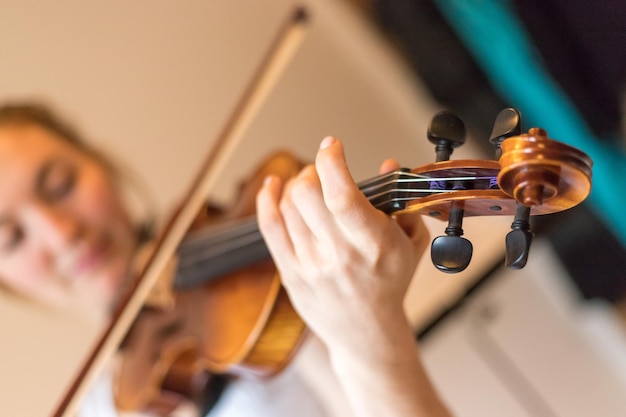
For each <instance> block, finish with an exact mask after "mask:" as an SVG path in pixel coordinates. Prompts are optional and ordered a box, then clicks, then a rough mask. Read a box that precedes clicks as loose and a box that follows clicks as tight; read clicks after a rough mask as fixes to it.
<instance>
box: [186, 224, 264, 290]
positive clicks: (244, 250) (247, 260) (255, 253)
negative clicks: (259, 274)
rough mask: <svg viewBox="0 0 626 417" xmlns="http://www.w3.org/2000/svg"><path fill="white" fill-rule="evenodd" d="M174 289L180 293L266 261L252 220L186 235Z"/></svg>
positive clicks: (259, 237)
mask: <svg viewBox="0 0 626 417" xmlns="http://www.w3.org/2000/svg"><path fill="white" fill-rule="evenodd" d="M178 256H179V262H178V269H177V272H176V279H175V281H174V288H175V289H178V290H184V289H188V288H193V287H195V286H197V285H201V284H204V283H206V282H209V281H211V280H213V279H216V278H219V277H221V276H224V275H226V274H228V273H229V272H232V271H235V270H238V269H241V268H243V267H246V266H250V265H254V264H255V263H257V262H260V261H264V260H268V259H270V253H269V251H268V249H267V246H266V245H265V242H264V241H263V237H262V236H261V232H260V231H259V227H258V224H257V222H256V217H255V216H253V217H249V218H245V219H236V220H233V221H229V222H225V223H222V224H220V225H218V226H215V227H207V228H205V229H202V230H200V231H198V232H195V233H193V234H191V235H189V236H187V237H186V238H185V239H184V240H183V241H182V243H181V245H180V246H179V249H178Z"/></svg>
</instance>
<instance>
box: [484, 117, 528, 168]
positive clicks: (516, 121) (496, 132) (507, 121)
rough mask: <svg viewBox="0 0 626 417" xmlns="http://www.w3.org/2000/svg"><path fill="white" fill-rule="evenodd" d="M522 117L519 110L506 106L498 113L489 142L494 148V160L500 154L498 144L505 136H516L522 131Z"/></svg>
mask: <svg viewBox="0 0 626 417" xmlns="http://www.w3.org/2000/svg"><path fill="white" fill-rule="evenodd" d="M521 120H522V118H521V114H520V112H519V111H517V110H515V109H513V108H510V107H509V108H507V109H504V110H502V111H501V112H500V113H498V116H497V117H496V121H495V122H494V123H493V129H492V130H491V136H490V137H489V142H491V143H492V144H493V146H494V147H495V149H496V160H498V159H500V156H501V155H502V148H501V147H500V144H501V143H502V141H503V140H504V139H506V138H509V137H511V136H518V135H520V134H521V133H522V121H521Z"/></svg>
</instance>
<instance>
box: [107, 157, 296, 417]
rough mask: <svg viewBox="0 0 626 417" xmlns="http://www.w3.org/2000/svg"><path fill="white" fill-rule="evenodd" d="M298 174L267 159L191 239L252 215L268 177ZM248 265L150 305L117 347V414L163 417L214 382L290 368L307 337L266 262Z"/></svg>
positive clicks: (197, 224) (206, 215) (202, 219)
mask: <svg viewBox="0 0 626 417" xmlns="http://www.w3.org/2000/svg"><path fill="white" fill-rule="evenodd" d="M301 168H302V164H301V163H300V162H299V161H298V160H297V159H296V158H294V157H293V156H292V155H291V154H289V153H286V152H279V153H276V154H274V155H272V156H270V157H269V158H267V159H266V160H265V161H264V162H263V163H262V164H261V166H260V168H259V169H258V170H257V171H256V172H255V173H253V175H252V176H251V177H250V179H249V180H248V181H246V182H245V183H243V184H242V185H241V189H240V193H239V196H238V199H237V200H238V201H237V204H236V206H235V207H233V208H232V209H231V210H229V211H222V210H218V209H215V208H213V207H208V208H207V210H205V211H202V212H201V213H200V214H199V215H198V217H197V218H196V219H195V221H194V223H193V224H192V225H191V227H190V230H189V235H190V236H191V237H193V236H194V233H195V232H196V231H206V230H211V227H212V226H214V225H218V226H219V225H224V224H229V223H230V222H235V223H236V222H237V220H238V219H240V218H247V217H249V216H251V215H254V212H255V202H256V193H257V191H258V190H259V188H260V187H261V185H262V181H263V179H264V178H265V177H266V176H267V175H269V174H272V175H276V176H279V177H281V178H282V179H284V180H287V179H289V178H291V177H293V176H294V175H296V174H297V173H298V172H299V171H300V169H301ZM246 263H247V262H246V260H245V259H241V260H240V261H239V263H238V265H235V266H227V267H226V269H232V271H231V272H228V273H225V274H223V275H221V276H219V277H217V278H216V277H211V278H208V279H206V282H203V283H200V284H193V285H189V284H187V285H184V288H183V289H181V290H177V291H173V292H172V291H169V296H166V297H164V296H163V294H159V295H158V296H157V297H155V298H156V299H158V300H159V301H157V302H156V303H152V304H153V305H152V306H150V302H148V305H149V306H147V307H146V308H144V310H143V311H142V312H141V313H140V315H139V316H138V317H137V320H136V321H135V323H134V325H133V327H132V328H131V330H130V331H129V334H128V336H127V337H126V339H125V341H124V343H123V344H122V355H121V356H122V359H121V365H120V372H118V378H117V380H116V405H117V407H118V408H119V409H120V410H137V409H141V410H149V411H151V412H156V413H157V414H162V415H167V413H168V412H170V411H171V410H172V409H173V408H175V407H176V406H178V405H179V404H180V402H182V401H189V400H191V401H192V402H194V403H196V404H197V405H200V404H202V403H204V402H206V401H207V398H203V397H204V396H206V395H207V392H206V391H207V390H208V387H210V386H211V384H212V381H213V379H215V376H214V375H215V374H228V375H230V376H239V375H244V374H245V375H254V376H256V377H262V378H265V377H270V376H272V375H275V374H276V373H278V372H280V371H281V370H282V369H283V368H284V367H285V366H286V365H287V364H288V363H289V362H290V360H291V359H292V358H293V356H294V355H295V353H296V351H297V349H298V348H299V346H300V345H301V343H302V341H303V340H304V338H305V336H306V325H305V324H304V322H303V321H302V320H301V319H300V317H299V316H298V314H297V313H296V311H295V310H294V308H293V306H292V305H291V303H290V301H289V297H288V296H287V293H286V291H285V289H284V288H283V287H282V285H281V283H280V277H279V276H278V274H277V271H276V268H275V266H274V264H273V262H272V261H271V259H270V258H269V254H268V256H267V257H266V258H265V259H261V260H259V261H256V262H254V263H253V264H252V265H248V266H244V267H241V265H245V264H246ZM209 272H210V271H209ZM209 272H207V275H209ZM170 281H171V280H170ZM170 281H168V280H166V284H165V285H168V286H169V285H171V283H170ZM174 287H176V286H175V285H174ZM170 290H171V288H170ZM157 291H161V292H167V291H165V290H163V289H162V288H161V289H159V290H157ZM164 300H165V301H164ZM154 304H156V305H154ZM151 352H152V353H151Z"/></svg>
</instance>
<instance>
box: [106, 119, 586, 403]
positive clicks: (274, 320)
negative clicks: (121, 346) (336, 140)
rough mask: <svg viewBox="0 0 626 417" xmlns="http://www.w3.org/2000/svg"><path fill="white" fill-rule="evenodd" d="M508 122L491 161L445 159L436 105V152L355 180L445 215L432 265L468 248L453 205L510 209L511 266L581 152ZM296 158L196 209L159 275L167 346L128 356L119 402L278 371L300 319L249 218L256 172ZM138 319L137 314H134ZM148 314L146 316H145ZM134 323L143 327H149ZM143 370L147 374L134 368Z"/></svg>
mask: <svg viewBox="0 0 626 417" xmlns="http://www.w3.org/2000/svg"><path fill="white" fill-rule="evenodd" d="M520 131H521V128H520V115H519V113H517V112H516V111H515V110H513V109H506V110H504V111H503V112H501V113H500V115H499V116H498V118H497V119H496V123H495V125H494V133H493V134H492V139H493V140H492V142H494V144H495V145H496V148H497V150H498V151H497V153H498V154H501V155H500V158H499V161H486V160H458V161H450V160H448V158H449V156H450V154H451V153H452V149H453V148H454V147H455V146H458V145H459V144H460V143H462V140H463V139H464V136H465V132H464V128H463V126H462V122H461V121H460V120H459V119H458V118H457V117H456V116H455V115H453V114H451V113H448V112H442V113H439V114H438V115H436V116H435V117H434V118H433V121H432V122H431V125H430V127H429V130H428V137H429V139H430V140H431V141H432V142H433V143H435V145H436V154H437V159H438V161H436V162H434V163H432V164H428V165H425V166H422V167H419V168H416V169H406V168H403V169H398V170H395V171H393V172H390V173H387V174H383V175H380V176H377V177H375V178H373V179H370V180H367V181H364V182H362V183H360V184H359V187H360V189H361V190H362V191H363V193H364V194H365V195H366V196H367V197H368V199H369V200H370V202H371V203H372V204H373V205H374V206H375V207H377V208H379V209H380V210H383V211H385V212H386V213H389V214H391V213H393V214H394V215H416V214H417V215H426V216H431V217H435V218H437V219H441V220H443V221H448V226H447V227H446V229H445V235H444V236H439V237H437V238H435V240H434V241H433V244H432V246H431V256H432V261H433V264H434V265H435V266H436V267H437V269H439V270H441V271H443V272H448V273H454V272H459V271H462V270H463V269H465V268H466V267H467V265H468V264H469V262H470V259H471V251H472V247H471V243H470V242H469V241H467V240H466V239H463V238H462V237H461V235H462V234H463V231H462V219H463V217H464V216H493V215H511V216H514V220H513V223H512V231H511V232H510V233H509V235H508V236H507V238H506V256H507V260H506V262H507V265H508V266H509V267H511V268H522V267H523V266H524V264H525V263H526V260H527V258H528V251H529V247H530V242H531V239H532V233H531V231H530V224H529V216H530V215H535V214H548V213H555V212H558V211H562V210H565V209H568V208H570V207H573V206H575V205H576V204H578V203H580V202H581V201H583V200H584V199H585V197H586V196H587V195H588V193H589V191H590V187H591V160H590V159H589V158H588V157H587V156H586V155H585V154H584V153H582V152H580V151H579V150H577V149H574V148H572V147H570V146H568V145H565V144H562V143H559V142H556V141H553V140H551V139H549V138H548V137H547V134H546V132H544V131H543V130H541V129H538V128H533V129H530V131H529V132H528V133H526V134H522V133H520ZM301 167H302V164H301V163H300V162H298V161H297V159H296V158H294V157H293V156H292V155H290V154H288V153H285V152H280V153H277V154H275V155H273V156H272V157H270V158H269V159H267V160H266V161H265V162H264V163H263V164H262V166H261V168H260V169H259V170H258V171H257V172H255V173H254V175H253V176H252V178H251V180H250V181H248V183H247V184H246V185H245V187H243V192H242V193H241V196H240V198H239V203H238V205H237V207H235V208H234V209H233V210H230V211H229V213H230V214H229V216H227V217H224V216H217V217H215V215H214V214H213V215H211V213H204V215H203V216H201V217H202V219H201V220H202V221H200V220H199V221H197V222H196V223H195V224H194V226H193V227H192V231H191V232H190V233H189V234H188V235H187V236H186V237H185V238H184V239H183V240H182V242H181V244H180V246H179V248H178V251H177V254H178V263H177V267H176V271H175V273H174V276H175V278H174V281H173V284H172V285H171V288H173V289H174V293H173V295H172V303H173V305H174V308H172V309H170V310H166V311H167V314H172V312H175V313H176V315H177V317H178V320H179V323H180V325H179V327H178V328H177V330H176V338H177V339H179V340H178V343H177V344H176V346H177V347H176V348H172V347H171V346H170V348H169V351H168V352H169V353H168V354H165V355H164V354H161V358H160V359H159V361H158V364H155V363H152V364H145V365H150V368H152V369H151V370H149V369H146V368H144V369H138V368H137V367H136V366H135V367H133V366H132V365H129V366H130V369H127V372H126V373H125V375H126V376H127V378H126V379H124V378H121V379H119V380H118V383H119V385H118V396H117V399H118V405H119V406H120V407H121V408H123V409H132V408H138V407H144V408H145V405H146V404H148V403H154V401H155V399H159V401H162V396H163V393H165V392H169V393H171V392H175V393H177V394H178V395H180V396H182V397H185V398H196V400H197V401H201V400H206V398H204V399H203V398H202V395H206V393H205V390H204V388H203V387H205V386H206V383H207V381H210V380H211V375H213V374H224V373H226V374H231V375H238V374H254V375H256V376H260V377H267V376H271V375H274V374H276V373H277V372H280V370H281V369H283V367H284V366H285V365H286V364H287V363H288V362H289V360H290V359H291V358H292V357H293V356H294V354H295V352H296V350H297V347H298V346H299V344H300V343H301V341H302V339H303V337H304V334H305V329H306V326H305V324H304V323H303V322H302V321H301V320H300V319H299V317H298V316H297V314H296V312H295V311H294V310H293V308H292V307H291V304H290V302H289V299H288V297H287V294H286V293H285V291H284V289H282V287H281V284H280V277H279V276H278V275H277V274H276V271H275V269H274V267H273V264H272V262H271V259H270V255H269V252H268V251H267V248H266V246H265V244H264V242H263V239H262V236H261V234H260V232H259V229H258V227H257V223H256V220H255V217H254V196H255V194H256V192H257V190H258V189H259V187H260V183H261V181H262V179H263V178H265V177H266V176H267V175H268V174H273V175H278V176H280V177H282V178H283V180H287V179H289V178H290V177H292V176H294V175H295V174H296V173H297V172H299V170H300V168H301ZM212 217H213V218H212ZM207 220H210V221H209V222H208V223H206V221H207ZM206 224H208V226H207V225H206ZM167 285H168V286H170V284H167ZM139 319H140V320H139V323H140V322H141V319H142V317H141V315H140V318H139ZM150 320H151V323H153V324H154V323H157V321H155V320H154V317H152V318H151V319H150ZM136 326H137V324H136ZM158 326H161V324H158ZM145 332H147V333H148V334H153V335H154V334H158V333H159V330H158V329H154V328H153V329H151V330H145ZM132 333H133V331H131V334H132ZM181 335H184V336H181ZM149 345H150V346H151V347H150V346H147V345H145V344H144V345H141V344H138V345H136V346H135V350H134V352H133V351H130V349H128V348H127V349H126V350H125V351H124V356H125V358H124V362H125V363H133V362H134V363H135V364H136V363H137V359H133V357H143V356H145V352H146V351H147V350H150V349H156V350H157V351H163V350H167V349H163V346H162V344H160V343H158V341H155V340H150V341H149ZM160 345H161V347H159V346H160ZM139 362H141V360H140V361H139ZM155 369H157V370H158V371H155ZM147 374H150V375H151V377H150V378H148V379H146V378H145V377H142V378H139V379H138V378H137V376H138V375H147ZM199 375H201V376H202V377H199ZM146 380H150V381H151V383H150V384H149V386H152V387H158V388H154V389H153V390H152V396H153V398H151V399H150V400H151V401H147V400H146V396H145V395H144V396H142V395H138V392H141V391H142V390H144V391H145V387H146ZM194 384H195V385H194ZM203 384H205V385H203ZM157 393H158V395H157ZM138 400H139V401H138ZM153 408H154V407H153Z"/></svg>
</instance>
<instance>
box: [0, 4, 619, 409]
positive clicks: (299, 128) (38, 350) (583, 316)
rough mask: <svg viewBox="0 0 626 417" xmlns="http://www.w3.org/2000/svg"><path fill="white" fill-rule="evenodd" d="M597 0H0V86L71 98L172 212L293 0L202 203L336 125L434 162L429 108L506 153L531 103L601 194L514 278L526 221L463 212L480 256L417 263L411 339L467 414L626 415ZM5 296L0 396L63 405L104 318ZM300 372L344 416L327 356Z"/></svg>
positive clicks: (381, 153) (548, 220)
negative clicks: (507, 137)
mask: <svg viewBox="0 0 626 417" xmlns="http://www.w3.org/2000/svg"><path fill="white" fill-rule="evenodd" d="M579 3H580V4H579ZM583 3H584V2H567V1H564V0H543V1H535V0H526V1H521V0H520V1H495V0H491V1H488V0H465V1H431V0H358V1H357V0H303V1H292V0H274V1H272V2H263V3H262V4H261V3H260V2H254V1H246V0H237V1H226V0H213V1H207V2H201V1H183V2H177V3H176V4H170V3H169V2H166V1H151V2H147V1H134V2H108V3H106V4H85V3H83V2H80V1H77V0H62V1H60V2H55V4H54V5H52V4H45V3H44V4H42V3H41V2H37V1H28V0H27V1H22V2H19V3H17V2H9V1H3V0H0V10H1V11H2V13H0V50H1V51H3V54H2V63H3V65H2V66H0V75H1V76H0V97H1V98H2V100H3V101H7V100H12V99H23V98H28V99H31V98H35V99H40V100H44V101H46V102H48V103H51V104H52V105H54V106H55V107H57V108H58V109H59V110H60V111H61V112H62V113H63V114H65V115H66V116H67V117H68V118H69V119H70V120H73V121H74V122H75V124H76V125H77V126H78V127H79V128H81V130H83V131H84V132H85V133H86V134H87V136H88V137H90V138H91V139H92V140H93V141H94V143H96V144H97V145H98V146H99V147H100V148H103V149H104V150H105V151H106V152H107V153H109V154H111V155H112V156H113V157H115V158H116V159H117V160H119V161H120V165H121V166H122V167H123V168H124V169H125V170H127V171H128V172H129V173H131V174H130V175H136V176H137V177H138V178H141V183H142V184H143V185H142V187H143V188H144V191H145V192H146V193H147V194H149V195H151V196H152V198H151V199H150V202H149V203H146V202H145V201H143V200H141V199H139V200H141V201H140V203H139V208H138V210H139V211H140V212H145V211H146V210H148V211H152V210H155V211H156V212H158V213H159V216H160V220H163V219H165V218H167V214H168V212H170V211H171V209H172V207H173V206H174V205H175V204H176V202H177V201H178V199H180V198H181V196H182V195H183V194H184V191H185V190H186V187H187V186H188V184H189V182H190V181H191V178H193V176H194V175H195V174H196V171H197V169H198V167H199V165H200V163H201V162H202V160H203V157H204V155H205V154H206V153H207V152H208V151H209V149H211V146H212V144H213V142H214V141H215V138H216V137H217V135H218V132H219V131H220V130H221V128H222V127H223V125H224V123H226V120H227V119H228V117H229V115H230V114H231V113H232V111H233V108H234V107H235V104H236V102H237V100H238V98H239V96H240V95H241V94H242V92H243V91H244V89H245V86H246V85H247V84H248V82H249V80H250V79H251V78H252V76H253V74H254V71H255V70H256V68H257V67H258V65H259V63H260V62H261V61H262V59H263V56H264V54H265V52H266V51H267V49H268V46H269V45H270V44H271V42H272V40H273V39H274V36H275V34H276V33H277V31H278V29H279V28H280V27H281V26H282V25H283V23H284V22H285V21H286V20H287V19H288V18H289V16H291V14H292V13H293V10H294V8H295V7H300V6H304V7H305V8H306V9H307V11H308V13H309V16H310V20H309V23H308V24H307V29H306V35H305V38H304V41H303V43H302V45H301V46H300V48H299V49H298V51H297V52H296V54H295V55H294V57H292V59H291V62H290V63H289V65H288V66H287V68H286V70H285V72H284V74H283V75H282V77H281V78H280V79H279V81H278V82H277V84H276V85H275V86H274V88H273V89H272V91H271V92H270V93H269V94H268V96H267V97H266V98H265V99H264V105H263V106H262V107H261V108H260V109H259V110H258V112H257V114H256V116H255V117H254V119H253V120H252V122H251V124H250V125H249V126H248V127H247V129H246V130H245V132H244V133H243V134H242V136H241V137H240V138H238V146H237V147H236V148H235V150H234V151H233V153H232V154H231V155H229V160H228V163H227V164H226V165H225V166H223V167H222V168H221V176H220V177H221V181H220V182H219V183H218V184H216V185H215V186H214V188H213V190H212V192H211V195H210V196H209V198H211V199H212V200H215V201H218V202H220V203H222V204H223V205H224V206H228V205H230V204H234V203H235V202H236V198H237V195H236V189H237V186H238V184H239V183H240V181H241V180H242V179H243V178H245V177H246V176H247V175H249V174H250V173H251V172H252V171H253V169H254V167H255V166H256V164H257V163H258V162H259V161H260V159H261V158H263V157H264V156H265V155H267V154H269V153H270V152H272V151H274V150H276V149H279V148H280V149H289V150H291V151H292V152H294V153H295V154H296V155H298V156H299V157H300V158H302V159H303V160H310V159H311V158H312V157H313V155H314V153H315V149H316V147H317V144H318V143H319V140H320V139H321V138H322V137H324V136H326V135H328V134H333V135H336V136H338V137H340V138H341V139H342V140H343V141H344V142H345V144H346V150H347V155H348V162H349V164H350V168H351V170H352V173H353V175H354V177H355V178H356V179H357V180H361V179H366V178H369V177H372V176H374V175H375V174H376V172H377V167H378V164H379V163H380V161H381V160H382V159H384V158H387V157H395V158H396V159H398V160H399V161H400V162H401V164H402V165H404V166H407V167H410V168H414V167H417V166H419V165H422V164H426V163H430V162H432V161H434V158H435V153H434V149H433V145H432V144H430V143H429V142H428V141H427V140H426V131H427V127H428V123H429V121H430V118H431V117H432V116H433V115H434V114H435V113H436V112H438V111H440V110H444V109H447V110H451V111H453V112H455V113H456V114H458V115H459V116H460V117H461V119H462V120H463V121H464V122H465V126H466V129H467V132H468V135H467V136H468V138H467V141H466V144H465V145H464V146H463V147H461V148H459V149H457V150H455V152H454V154H453V155H452V158H453V159H455V158H475V159H493V158H494V150H493V148H492V146H491V144H490V143H489V138H490V134H491V129H492V126H493V122H494V120H495V117H496V116H497V114H498V112H499V111H500V110H502V109H503V108H506V107H514V108H516V109H518V110H519V111H520V112H521V114H522V124H523V130H528V129H529V128H530V127H534V126H540V127H542V128H544V129H545V130H547V132H548V134H549V136H550V137H552V138H554V139H557V140H560V141H562V142H565V143H569V144H571V145H573V146H575V147H578V148H580V149H582V150H583V151H585V152H586V153H588V154H589V155H590V156H591V157H592V159H593V160H594V178H593V190H592V194H591V196H590V197H589V199H588V200H587V201H586V202H585V203H583V204H581V205H580V206H578V207H576V208H573V209H570V210H568V211H566V212H564V213H559V214H554V215H549V216H544V217H541V218H534V219H533V224H532V225H533V230H534V232H535V233H536V237H535V241H534V243H533V246H532V248H531V255H530V261H529V264H528V265H527V267H526V268H525V269H523V270H521V271H510V270H506V269H505V268H503V266H502V265H503V263H504V236H505V235H506V233H507V231H508V230H509V227H510V223H511V220H512V219H509V218H480V219H467V221H466V222H465V223H464V230H465V237H467V238H468V239H469V240H471V241H472V242H473V244H474V248H475V252H474V258H473V260H472V264H471V265H470V267H469V268H468V269H467V270H466V271H464V272H463V273H461V274H458V275H448V274H443V273H441V272H438V271H436V270H435V269H434V267H433V266H432V264H431V263H430V260H429V256H428V255H426V256H425V259H424V261H423V262H422V264H421V265H420V267H419V269H418V271H417V273H416V276H415V279H414V282H413V285H412V287H411V289H410V293H409V295H408V297H407V300H406V310H407V313H408V314H409V317H410V318H411V321H412V323H413V324H414V326H415V334H416V340H417V341H418V343H419V346H420V351H421V354H422V355H423V357H424V358H425V361H426V365H427V368H428V370H429V372H430V374H431V376H432V377H433V380H434V382H435V384H436V386H437V387H438V388H439V390H440V392H441V393H442V396H443V398H444V399H445V400H446V401H447V402H448V404H449V405H450V408H451V409H452V410H453V412H454V413H455V415H458V416H483V417H484V416H502V415H506V416H563V417H565V416H567V417H574V416H581V417H582V416H600V415H601V416H623V415H625V414H626V404H624V401H623V398H624V394H625V393H626V342H625V339H624V327H623V326H624V324H623V320H624V319H623V317H626V313H624V311H626V307H624V304H625V303H624V301H623V300H624V295H625V292H626V274H625V273H624V271H625V270H626V255H625V250H624V249H625V248H626V217H625V216H623V214H622V207H623V206H624V204H625V203H626V201H625V199H626V193H625V192H624V191H623V186H622V184H621V181H622V179H623V178H626V176H625V175H626V172H625V171H626V159H625V156H624V155H625V154H624V145H625V142H624V117H623V116H624V81H625V79H626V56H625V54H624V53H623V45H624V44H626V42H625V41H626V39H625V38H626V30H624V29H625V28H624V25H625V24H626V5H624V4H623V2H619V1H617V0H615V1H608V0H604V1H600V2H594V3H584V4H583ZM427 221H428V227H429V229H430V230H431V234H432V236H433V237H434V236H438V235H442V234H443V230H444V228H445V226H446V225H445V224H443V223H440V222H438V221H436V220H432V219H427ZM5 298H6V297H2V299H1V300H0V328H2V329H3V332H4V336H3V339H2V340H3V341H2V343H1V345H0V346H1V347H0V349H1V353H2V354H3V355H2V358H1V359H0V393H1V394H0V411H1V412H2V414H3V415H12V416H35V415H49V414H50V411H51V410H52V408H53V407H54V405H55V404H56V403H57V402H58V399H59V397H60V395H61V394H62V392H63V391H64V389H65V387H66V385H67V383H68V382H69V381H70V380H71V379H72V377H73V375H74V373H75V372H76V369H77V367H78V365H79V364H80V362H81V360H82V358H84V355H85V354H86V352H87V351H88V350H89V349H90V347H91V346H92V344H93V341H94V338H95V337H96V336H97V334H98V333H99V332H100V331H101V329H100V328H98V327H94V326H92V325H90V324H88V323H85V322H83V321H82V320H81V318H79V317H67V316H65V315H63V314H58V313H52V312H50V311H47V310H45V309H42V308H38V307H35V306H33V305H31V304H29V303H25V302H23V301H20V300H14V299H10V298H8V299H5ZM297 366H301V367H302V368H303V369H305V370H308V373H309V375H310V378H311V385H312V386H314V387H315V389H316V390H319V391H320V393H321V394H320V395H322V396H323V397H324V398H326V399H327V402H328V408H329V410H330V414H332V415H337V416H340V415H341V416H342V417H343V416H345V414H342V411H341V410H342V409H341V407H340V406H339V405H337V404H338V403H341V401H340V400H339V399H338V398H336V397H337V393H336V392H332V385H328V384H327V385H325V384H324V381H323V380H321V376H320V375H317V374H316V373H315V369H314V368H315V367H314V365H311V364H310V363H307V362H306V361H304V360H302V361H300V362H299V363H298V364H297ZM33 397H36V398H38V401H36V402H35V401H32V402H30V401H29V402H25V401H24V398H33Z"/></svg>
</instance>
